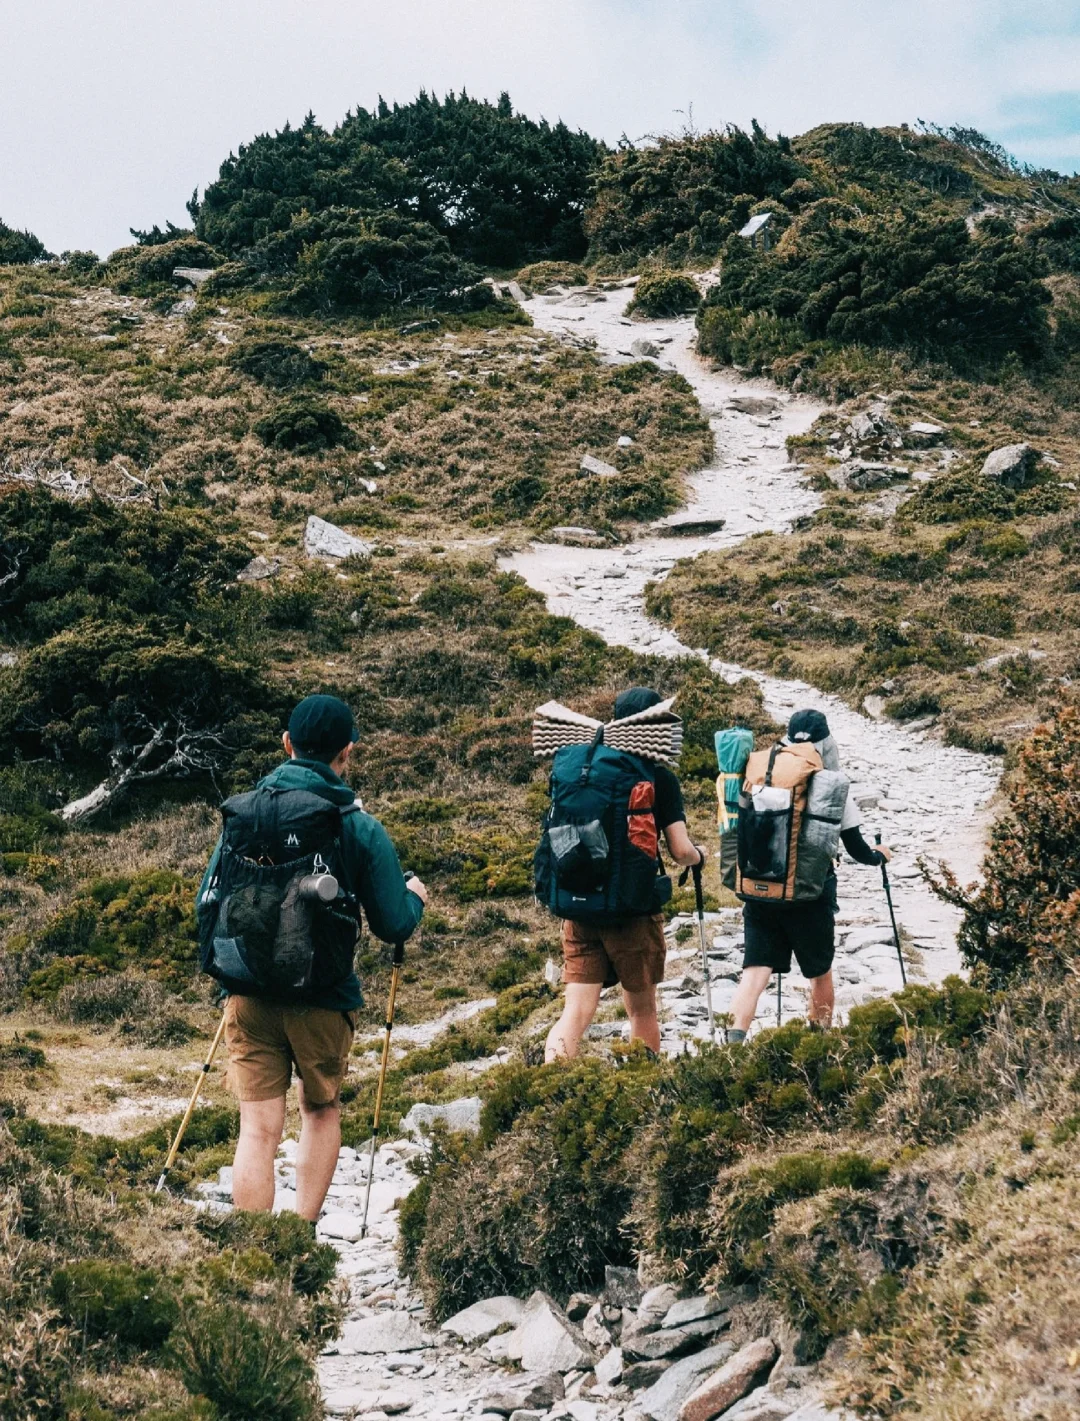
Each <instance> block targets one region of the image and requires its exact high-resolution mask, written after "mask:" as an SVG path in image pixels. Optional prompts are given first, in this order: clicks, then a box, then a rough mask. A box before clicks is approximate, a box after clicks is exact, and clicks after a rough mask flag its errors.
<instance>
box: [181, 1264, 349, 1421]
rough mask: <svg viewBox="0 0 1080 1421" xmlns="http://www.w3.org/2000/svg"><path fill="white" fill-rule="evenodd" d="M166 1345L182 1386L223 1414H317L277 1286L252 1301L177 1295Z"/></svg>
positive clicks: (281, 1419) (302, 1418)
mask: <svg viewBox="0 0 1080 1421" xmlns="http://www.w3.org/2000/svg"><path fill="white" fill-rule="evenodd" d="M170 1350H171V1354H172V1358H173V1361H174V1363H175V1365H176V1367H177V1370H178V1371H179V1372H180V1375H181V1376H182V1377H183V1379H184V1383H185V1385H186V1386H187V1388H188V1389H189V1391H191V1392H193V1393H194V1394H195V1395H196V1396H205V1397H206V1398H207V1400H208V1401H210V1402H211V1403H212V1404H213V1405H214V1406H215V1407H216V1408H217V1411H218V1413H219V1415H220V1416H221V1417H223V1418H225V1419H226V1421H250V1418H252V1417H255V1416H257V1417H259V1418H260V1421H317V1419H318V1418H320V1417H321V1416H322V1414H323V1413H322V1407H321V1405H320V1404H319V1393H318V1386H317V1383H316V1380H315V1369H314V1365H313V1363H312V1359H311V1357H310V1355H309V1353H308V1352H307V1350H306V1349H305V1348H303V1347H302V1346H301V1345H300V1344H299V1343H298V1341H297V1338H296V1319H295V1309H294V1306H293V1304H292V1301H291V1299H290V1298H289V1296H288V1294H287V1292H285V1291H284V1290H283V1291H282V1292H280V1293H279V1295H278V1296H277V1298H275V1299H274V1300H273V1301H272V1302H270V1303H267V1304H264V1305H263V1306H261V1307H259V1308H238V1307H236V1306H235V1305H233V1304H230V1303H228V1302H215V1301H204V1300H201V1299H200V1300H185V1302H184V1304H183V1305H182V1308H181V1311H180V1318H179V1322H178V1324H177V1326H176V1329H175V1331H174V1334H173V1338H172V1343H171V1348H170Z"/></svg>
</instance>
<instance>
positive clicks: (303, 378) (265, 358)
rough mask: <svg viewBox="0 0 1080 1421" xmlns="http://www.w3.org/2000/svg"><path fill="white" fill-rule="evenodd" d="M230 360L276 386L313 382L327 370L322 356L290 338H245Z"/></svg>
mask: <svg viewBox="0 0 1080 1421" xmlns="http://www.w3.org/2000/svg"><path fill="white" fill-rule="evenodd" d="M228 363H229V364H230V365H232V366H234V367H235V368H236V369H237V370H239V371H241V372H242V373H243V374H244V375H249V376H250V377H251V379H252V380H257V381H258V382H259V384H260V385H269V386H270V387H271V388H273V389H276V390H291V389H294V388H295V387H296V386H297V385H308V384H312V383H313V382H315V381H317V380H321V379H322V377H323V375H324V373H325V371H326V366H325V365H324V364H323V362H322V361H321V360H316V359H315V358H314V356H312V355H309V354H308V352H307V351H306V350H304V349H303V347H302V346H299V345H297V344H296V342H295V341H289V340H249V341H242V342H241V343H240V344H239V345H237V346H236V347H235V348H234V349H233V350H231V351H230V352H229V356H228Z"/></svg>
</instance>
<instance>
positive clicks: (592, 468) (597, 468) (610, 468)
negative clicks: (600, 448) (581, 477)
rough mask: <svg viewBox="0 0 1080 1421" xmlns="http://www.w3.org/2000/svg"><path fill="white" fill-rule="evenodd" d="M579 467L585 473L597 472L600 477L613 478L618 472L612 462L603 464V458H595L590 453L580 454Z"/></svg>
mask: <svg viewBox="0 0 1080 1421" xmlns="http://www.w3.org/2000/svg"><path fill="white" fill-rule="evenodd" d="M581 468H582V469H583V470H584V471H585V473H587V474H597V475H599V477H600V478H602V479H611V478H614V477H615V476H616V474H618V472H619V471H618V469H617V468H616V467H615V466H614V464H605V463H604V461H603V459H597V458H596V457H595V456H594V455H592V454H584V455H582V459H581Z"/></svg>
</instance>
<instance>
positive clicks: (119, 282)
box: [105, 237, 221, 296]
mask: <svg viewBox="0 0 1080 1421" xmlns="http://www.w3.org/2000/svg"><path fill="white" fill-rule="evenodd" d="M220 263H221V257H220V255H219V254H218V253H217V252H216V251H214V249H213V247H211V246H208V245H207V243H206V242H201V241H199V240H198V238H197V237H180V238H177V239H176V240H175V241H172V242H162V243H157V244H154V245H152V246H134V247H121V248H120V249H119V250H118V251H115V252H113V253H112V255H111V256H110V257H109V260H108V262H107V263H106V269H105V279H106V280H107V281H108V282H110V283H111V284H112V285H113V286H115V288H116V290H117V291H123V292H130V293H132V294H134V295H139V296H154V295H156V294H157V293H158V292H159V291H160V289H161V288H162V286H175V284H176V283H175V281H174V280H173V269H174V268H175V267H178V266H189V267H201V268H202V269H203V270H206V269H208V268H211V267H215V266H218V265H220Z"/></svg>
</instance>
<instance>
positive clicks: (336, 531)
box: [304, 513, 371, 561]
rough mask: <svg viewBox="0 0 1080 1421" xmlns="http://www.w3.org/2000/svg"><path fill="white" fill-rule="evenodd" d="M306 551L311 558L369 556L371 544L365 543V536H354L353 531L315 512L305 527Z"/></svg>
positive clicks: (332, 558)
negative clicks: (338, 525)
mask: <svg viewBox="0 0 1080 1421" xmlns="http://www.w3.org/2000/svg"><path fill="white" fill-rule="evenodd" d="M304 552H305V553H306V554H307V555H308V557H309V558H329V559H331V560H334V561H337V560H339V559H341V558H369V557H370V556H371V544H370V543H365V542H364V540H363V538H356V537H354V536H353V534H352V533H346V531H345V529H344V528H338V527H336V526H335V525H334V524H333V523H328V522H327V521H326V519H325V518H316V516H315V514H314V513H313V514H312V515H311V517H310V518H309V519H308V521H307V527H306V528H305V529H304Z"/></svg>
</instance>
